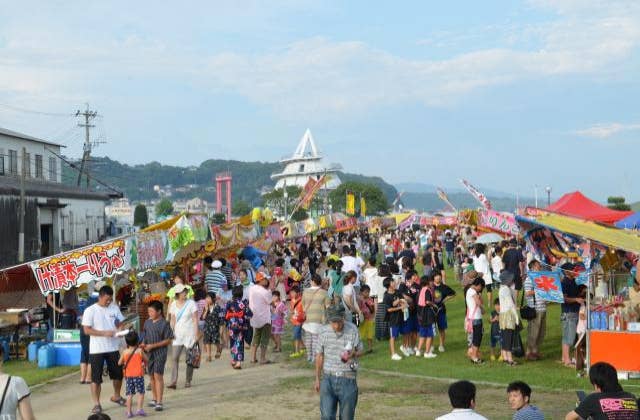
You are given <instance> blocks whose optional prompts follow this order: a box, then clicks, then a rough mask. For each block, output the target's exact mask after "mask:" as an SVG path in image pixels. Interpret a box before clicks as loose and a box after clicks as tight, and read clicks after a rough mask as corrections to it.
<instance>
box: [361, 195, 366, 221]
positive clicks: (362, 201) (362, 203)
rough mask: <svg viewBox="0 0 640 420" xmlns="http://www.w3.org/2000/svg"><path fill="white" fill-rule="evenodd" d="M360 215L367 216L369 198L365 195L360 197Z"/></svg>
mask: <svg viewBox="0 0 640 420" xmlns="http://www.w3.org/2000/svg"><path fill="white" fill-rule="evenodd" d="M360 216H362V217H366V216H367V200H366V199H365V198H364V197H360Z"/></svg>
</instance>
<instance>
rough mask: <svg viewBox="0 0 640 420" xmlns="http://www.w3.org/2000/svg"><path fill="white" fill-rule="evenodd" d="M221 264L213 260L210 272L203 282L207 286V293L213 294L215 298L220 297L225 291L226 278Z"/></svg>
mask: <svg viewBox="0 0 640 420" xmlns="http://www.w3.org/2000/svg"><path fill="white" fill-rule="evenodd" d="M221 268H222V262H221V261H220V260H215V261H213V262H212V263H211V270H209V271H208V272H207V275H206V276H205V277H204V282H205V284H206V286H207V292H208V293H215V294H216V296H221V295H222V294H223V293H224V291H225V290H227V278H226V277H225V275H224V273H223V272H222V270H220V269H221Z"/></svg>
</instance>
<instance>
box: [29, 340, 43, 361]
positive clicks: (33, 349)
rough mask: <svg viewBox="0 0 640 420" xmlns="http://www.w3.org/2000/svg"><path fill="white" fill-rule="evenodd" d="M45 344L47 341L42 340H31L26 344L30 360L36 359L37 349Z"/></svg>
mask: <svg viewBox="0 0 640 420" xmlns="http://www.w3.org/2000/svg"><path fill="white" fill-rule="evenodd" d="M45 344H47V343H46V342H45V341H42V340H38V341H32V342H31V343H29V345H28V346H27V355H28V357H29V361H30V362H35V361H36V360H38V350H40V347H42V346H44V345H45Z"/></svg>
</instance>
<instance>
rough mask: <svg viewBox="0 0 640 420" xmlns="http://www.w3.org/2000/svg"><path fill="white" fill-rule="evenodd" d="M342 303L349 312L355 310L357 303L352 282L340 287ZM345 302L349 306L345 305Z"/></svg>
mask: <svg viewBox="0 0 640 420" xmlns="http://www.w3.org/2000/svg"><path fill="white" fill-rule="evenodd" d="M342 303H343V304H344V309H345V310H346V311H347V312H349V313H354V312H357V308H358V303H357V296H356V291H355V289H354V288H353V284H351V283H349V284H346V285H345V286H344V287H343V288H342ZM347 304H348V305H349V306H347Z"/></svg>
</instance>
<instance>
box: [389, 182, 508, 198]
mask: <svg viewBox="0 0 640 420" xmlns="http://www.w3.org/2000/svg"><path fill="white" fill-rule="evenodd" d="M395 187H396V189H397V190H398V191H405V192H408V193H435V192H436V190H437V188H438V187H437V186H436V185H433V184H425V183H421V182H399V183H396V184H395ZM477 188H478V189H479V190H480V191H481V192H482V193H483V194H486V195H487V197H497V198H510V197H514V194H512V193H508V192H504V191H498V190H494V189H491V188H484V187H481V186H478V187H477ZM442 189H443V190H444V191H445V192H446V193H447V195H451V194H454V193H463V192H466V191H467V190H466V189H465V188H464V187H463V186H462V185H456V186H454V187H451V186H448V187H447V186H443V187H442Z"/></svg>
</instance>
